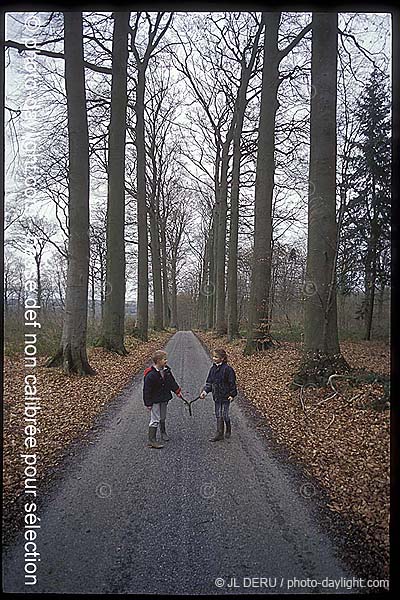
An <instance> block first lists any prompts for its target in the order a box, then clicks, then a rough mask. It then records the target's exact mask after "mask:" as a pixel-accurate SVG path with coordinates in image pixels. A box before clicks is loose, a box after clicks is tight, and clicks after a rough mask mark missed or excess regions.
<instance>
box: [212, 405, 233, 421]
mask: <svg viewBox="0 0 400 600" xmlns="http://www.w3.org/2000/svg"><path fill="white" fill-rule="evenodd" d="M214 404H215V416H216V417H217V419H218V418H220V417H223V418H224V421H225V423H229V421H230V420H231V419H230V416H229V404H230V402H229V400H225V401H221V402H220V401H219V400H214Z"/></svg>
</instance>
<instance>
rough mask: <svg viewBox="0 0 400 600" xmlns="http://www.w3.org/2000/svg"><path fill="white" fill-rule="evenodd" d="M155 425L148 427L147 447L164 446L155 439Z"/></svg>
mask: <svg viewBox="0 0 400 600" xmlns="http://www.w3.org/2000/svg"><path fill="white" fill-rule="evenodd" d="M156 435H157V427H149V443H148V444H147V445H148V446H149V448H164V444H159V443H158V442H157V440H156Z"/></svg>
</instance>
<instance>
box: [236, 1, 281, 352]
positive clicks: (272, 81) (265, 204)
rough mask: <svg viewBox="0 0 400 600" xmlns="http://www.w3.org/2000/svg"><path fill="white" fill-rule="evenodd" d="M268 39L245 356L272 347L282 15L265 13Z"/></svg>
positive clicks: (258, 154)
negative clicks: (274, 217) (270, 338)
mask: <svg viewBox="0 0 400 600" xmlns="http://www.w3.org/2000/svg"><path fill="white" fill-rule="evenodd" d="M263 17H264V19H265V38H264V59H263V60H264V62H263V73H262V91H261V108H260V124H259V133H258V144H257V147H258V153H257V170H256V191H255V215H254V255H253V268H252V277H251V287H250V302H249V325H248V332H247V344H246V347H245V350H244V352H245V354H251V353H252V352H254V351H255V350H258V349H264V348H265V347H267V346H268V345H269V343H268V337H267V336H268V333H269V319H268V312H269V311H268V300H269V288H270V279H271V243H272V195H273V190H274V174H275V157H274V152H275V116H276V111H277V108H278V101H277V92H278V85H279V70H278V67H279V62H280V55H279V51H278V29H279V21H280V17H281V13H280V12H276V13H264V15H263Z"/></svg>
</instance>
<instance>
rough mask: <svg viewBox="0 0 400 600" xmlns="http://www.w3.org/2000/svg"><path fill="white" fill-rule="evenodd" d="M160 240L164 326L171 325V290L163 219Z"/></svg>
mask: <svg viewBox="0 0 400 600" xmlns="http://www.w3.org/2000/svg"><path fill="white" fill-rule="evenodd" d="M160 241H161V267H162V288H163V289H162V293H163V321H164V327H169V324H170V308H169V290H168V273H167V239H166V235H165V224H164V222H163V221H162V222H161V226H160Z"/></svg>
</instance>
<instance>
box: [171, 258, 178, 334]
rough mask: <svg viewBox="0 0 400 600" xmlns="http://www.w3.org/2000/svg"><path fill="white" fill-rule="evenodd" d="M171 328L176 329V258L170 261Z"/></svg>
mask: <svg viewBox="0 0 400 600" xmlns="http://www.w3.org/2000/svg"><path fill="white" fill-rule="evenodd" d="M171 327H173V328H175V329H177V328H178V301H177V285H176V257H175V256H172V259H171Z"/></svg>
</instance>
